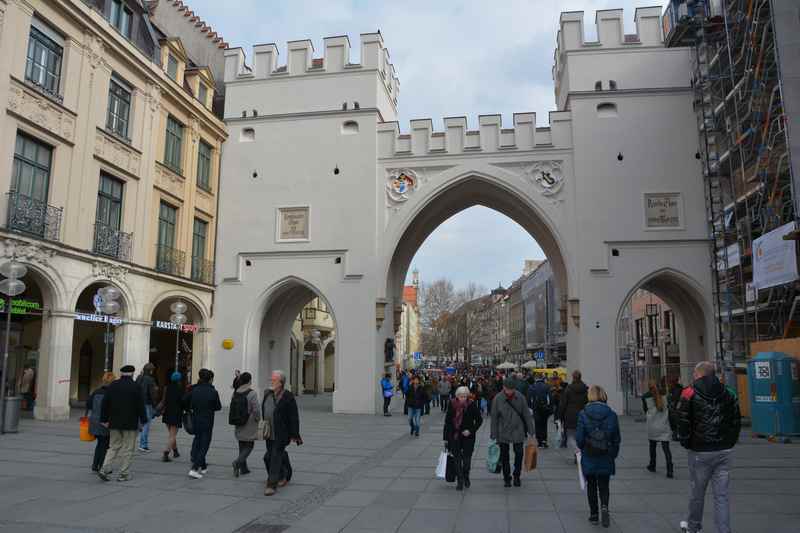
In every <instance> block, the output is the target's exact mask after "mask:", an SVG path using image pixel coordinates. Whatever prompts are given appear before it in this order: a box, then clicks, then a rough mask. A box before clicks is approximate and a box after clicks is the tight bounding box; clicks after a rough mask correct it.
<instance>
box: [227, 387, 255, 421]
mask: <svg viewBox="0 0 800 533" xmlns="http://www.w3.org/2000/svg"><path fill="white" fill-rule="evenodd" d="M249 392H250V391H247V392H234V393H233V398H231V407H230V410H229V411H228V423H229V424H230V425H232V426H243V425H245V424H247V421H248V420H249V419H250V406H249V402H248V401H247V394H248V393H249Z"/></svg>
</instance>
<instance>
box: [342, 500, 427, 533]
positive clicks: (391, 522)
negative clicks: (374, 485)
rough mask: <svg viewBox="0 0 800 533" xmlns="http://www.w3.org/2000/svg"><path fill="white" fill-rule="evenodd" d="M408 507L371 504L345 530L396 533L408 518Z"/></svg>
mask: <svg viewBox="0 0 800 533" xmlns="http://www.w3.org/2000/svg"><path fill="white" fill-rule="evenodd" d="M409 512H411V511H410V510H408V509H397V508H392V507H385V506H376V505H370V506H369V507H365V508H364V509H362V510H361V512H360V513H358V514H357V515H356V517H355V518H353V520H352V521H351V522H350V523H348V524H347V527H346V528H345V529H344V531H376V532H381V533H394V532H395V531H397V529H398V528H399V527H400V525H401V524H402V523H403V521H404V520H405V519H406V516H408V514H409Z"/></svg>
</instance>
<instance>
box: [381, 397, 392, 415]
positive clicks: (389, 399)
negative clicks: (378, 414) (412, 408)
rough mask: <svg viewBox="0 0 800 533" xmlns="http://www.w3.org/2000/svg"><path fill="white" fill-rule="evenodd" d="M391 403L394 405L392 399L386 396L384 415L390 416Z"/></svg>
mask: <svg viewBox="0 0 800 533" xmlns="http://www.w3.org/2000/svg"><path fill="white" fill-rule="evenodd" d="M390 403H392V397H391V396H388V397H387V396H384V397H383V414H388V413H389V404H390Z"/></svg>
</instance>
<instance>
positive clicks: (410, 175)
mask: <svg viewBox="0 0 800 533" xmlns="http://www.w3.org/2000/svg"><path fill="white" fill-rule="evenodd" d="M417 187H419V178H417V174H416V173H415V172H414V171H413V170H408V169H396V170H391V171H390V172H389V175H388V176H387V177H386V199H387V201H388V204H389V206H393V205H397V204H402V203H403V202H406V201H407V200H408V198H409V197H410V196H411V194H412V193H413V192H414V191H416V190H417Z"/></svg>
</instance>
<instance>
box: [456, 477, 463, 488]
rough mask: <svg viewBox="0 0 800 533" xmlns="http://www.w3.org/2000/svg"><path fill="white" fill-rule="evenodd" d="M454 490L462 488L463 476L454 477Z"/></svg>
mask: <svg viewBox="0 0 800 533" xmlns="http://www.w3.org/2000/svg"><path fill="white" fill-rule="evenodd" d="M456 490H464V478H462V477H461V476H459V477H458V479H456Z"/></svg>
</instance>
